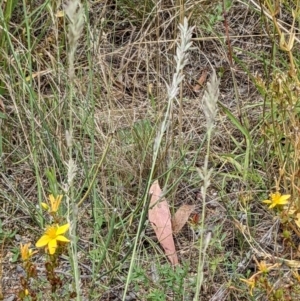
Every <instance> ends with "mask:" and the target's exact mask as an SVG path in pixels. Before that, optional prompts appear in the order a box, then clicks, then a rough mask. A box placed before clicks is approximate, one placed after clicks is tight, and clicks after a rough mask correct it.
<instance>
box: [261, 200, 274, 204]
mask: <svg viewBox="0 0 300 301" xmlns="http://www.w3.org/2000/svg"><path fill="white" fill-rule="evenodd" d="M263 203H265V204H271V203H272V201H270V200H264V201H263Z"/></svg>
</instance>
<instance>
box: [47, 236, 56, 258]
mask: <svg viewBox="0 0 300 301" xmlns="http://www.w3.org/2000/svg"><path fill="white" fill-rule="evenodd" d="M56 248H57V242H56V239H52V240H50V241H49V243H48V249H49V253H50V254H51V255H53V254H54V253H55V250H56Z"/></svg>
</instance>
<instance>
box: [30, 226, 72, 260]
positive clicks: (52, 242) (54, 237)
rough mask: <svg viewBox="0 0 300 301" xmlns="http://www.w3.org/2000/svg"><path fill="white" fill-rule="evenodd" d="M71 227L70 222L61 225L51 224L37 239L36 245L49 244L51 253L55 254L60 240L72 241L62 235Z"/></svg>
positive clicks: (39, 246)
mask: <svg viewBox="0 0 300 301" xmlns="http://www.w3.org/2000/svg"><path fill="white" fill-rule="evenodd" d="M69 227H70V225H69V224H65V225H63V226H59V225H52V226H49V227H48V228H47V229H46V231H45V234H44V235H43V236H42V237H41V238H40V239H39V240H38V241H37V243H36V244H35V246H36V247H37V248H41V247H44V246H46V245H47V248H48V250H49V253H50V254H51V255H52V254H54V253H55V251H56V248H57V242H58V241H62V242H69V241H70V240H68V239H67V238H66V237H64V236H63V235H62V234H64V233H66V232H67V231H68V229H69Z"/></svg>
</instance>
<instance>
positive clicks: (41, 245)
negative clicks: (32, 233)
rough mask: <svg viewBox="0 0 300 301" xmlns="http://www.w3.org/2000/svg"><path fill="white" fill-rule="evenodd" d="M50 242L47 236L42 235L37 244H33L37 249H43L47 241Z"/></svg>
mask: <svg viewBox="0 0 300 301" xmlns="http://www.w3.org/2000/svg"><path fill="white" fill-rule="evenodd" d="M50 240H51V238H50V237H49V236H48V235H43V236H42V237H41V238H40V239H39V240H38V241H37V243H36V244H35V246H36V247H37V248H41V247H44V246H46V245H47V244H48V243H49V241H50Z"/></svg>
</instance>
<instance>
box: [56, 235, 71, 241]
mask: <svg viewBox="0 0 300 301" xmlns="http://www.w3.org/2000/svg"><path fill="white" fill-rule="evenodd" d="M56 240H58V241H63V242H70V240H69V239H67V238H66V237H64V236H62V235H58V236H57V237H56Z"/></svg>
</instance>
